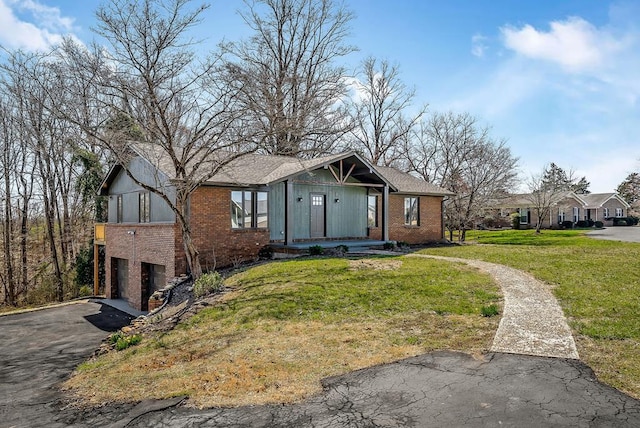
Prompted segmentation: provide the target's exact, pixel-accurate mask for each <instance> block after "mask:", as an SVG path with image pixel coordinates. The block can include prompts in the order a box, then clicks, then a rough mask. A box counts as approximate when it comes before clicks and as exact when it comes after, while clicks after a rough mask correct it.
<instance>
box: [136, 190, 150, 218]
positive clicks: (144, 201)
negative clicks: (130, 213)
mask: <svg viewBox="0 0 640 428" xmlns="http://www.w3.org/2000/svg"><path fill="white" fill-rule="evenodd" d="M150 199H151V198H150V193H149V192H139V193H138V223H151V201H150Z"/></svg>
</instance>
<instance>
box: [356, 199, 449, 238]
mask: <svg viewBox="0 0 640 428" xmlns="http://www.w3.org/2000/svg"><path fill="white" fill-rule="evenodd" d="M404 198H405V196H404V195H389V239H390V240H392V241H403V242H406V243H409V244H425V243H429V242H435V241H439V240H441V239H442V236H443V235H442V197H441V196H420V197H419V198H420V202H419V205H420V214H419V215H420V222H419V226H407V225H405V224H404ZM369 238H370V239H377V240H381V239H382V198H381V197H378V227H372V228H369Z"/></svg>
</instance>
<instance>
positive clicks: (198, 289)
mask: <svg viewBox="0 0 640 428" xmlns="http://www.w3.org/2000/svg"><path fill="white" fill-rule="evenodd" d="M223 282H224V280H223V279H222V276H221V275H220V274H219V273H218V272H210V273H205V274H204V275H202V276H201V277H200V278H198V279H196V281H195V283H194V284H193V295H194V296H196V297H202V296H206V295H207V294H212V293H217V292H219V291H222V289H223V288H224V284H223Z"/></svg>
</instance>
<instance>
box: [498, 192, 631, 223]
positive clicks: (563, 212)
mask: <svg viewBox="0 0 640 428" xmlns="http://www.w3.org/2000/svg"><path fill="white" fill-rule="evenodd" d="M533 200H534V198H533V197H532V195H531V194H518V195H511V196H509V197H507V198H504V199H502V200H500V201H499V202H497V203H496V204H495V205H494V208H495V209H496V210H497V211H498V212H499V214H498V215H499V216H500V217H509V216H510V215H511V214H512V213H514V212H517V213H519V214H520V225H521V226H522V227H535V226H536V222H537V218H536V212H535V208H534V206H535V204H534V203H532V201H533ZM550 208H551V210H550V213H549V215H548V216H546V217H545V219H544V221H543V223H542V227H543V228H549V227H555V226H559V225H562V224H563V222H566V221H570V222H572V223H573V224H576V223H578V222H579V221H581V220H586V221H589V220H591V221H593V222H596V221H601V222H603V224H604V225H605V226H612V225H613V219H614V218H620V217H626V216H627V215H628V210H629V208H630V206H629V204H628V203H627V202H626V201H625V200H624V199H622V197H620V195H618V194H617V193H613V192H612V193H590V194H586V195H582V194H577V193H575V192H570V191H567V192H564V193H562V194H559V195H555V196H554V198H553V201H552V202H551V203H550Z"/></svg>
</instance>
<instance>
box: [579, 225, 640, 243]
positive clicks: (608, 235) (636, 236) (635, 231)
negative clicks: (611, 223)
mask: <svg viewBox="0 0 640 428" xmlns="http://www.w3.org/2000/svg"><path fill="white" fill-rule="evenodd" d="M587 236H590V237H592V238H595V239H606V240H609V241H625V242H640V226H617V227H607V228H605V229H598V230H594V231H592V232H587Z"/></svg>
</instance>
